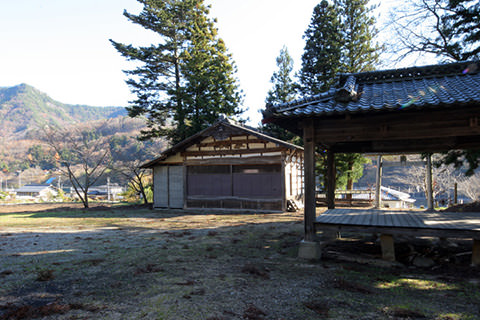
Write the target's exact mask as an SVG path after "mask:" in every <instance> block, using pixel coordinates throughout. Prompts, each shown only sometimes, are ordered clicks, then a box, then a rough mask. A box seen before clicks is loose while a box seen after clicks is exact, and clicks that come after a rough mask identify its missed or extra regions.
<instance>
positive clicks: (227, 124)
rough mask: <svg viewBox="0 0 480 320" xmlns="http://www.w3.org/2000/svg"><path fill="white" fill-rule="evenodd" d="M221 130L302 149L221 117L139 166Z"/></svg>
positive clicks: (219, 133) (150, 164) (218, 133)
mask: <svg viewBox="0 0 480 320" xmlns="http://www.w3.org/2000/svg"><path fill="white" fill-rule="evenodd" d="M222 132H225V134H226V135H230V134H250V135H253V136H255V137H257V138H259V139H263V140H265V141H267V142H273V143H276V144H278V145H279V146H282V147H285V148H287V149H291V150H301V151H303V148H302V147H299V146H297V145H295V144H292V143H289V142H286V141H283V140H279V139H277V138H274V137H271V136H268V135H266V134H263V133H261V132H259V131H258V130H256V129H254V128H252V127H249V126H246V125H242V124H239V123H238V122H236V121H233V120H231V119H227V118H222V119H219V120H218V121H217V122H216V123H214V124H213V125H212V126H210V127H208V128H206V129H204V130H202V131H200V132H198V133H196V134H194V135H193V136H191V137H189V138H187V139H185V140H183V141H181V142H179V143H177V144H176V145H174V146H173V147H171V148H170V149H167V150H165V151H163V152H162V153H161V154H160V156H159V157H157V158H155V159H154V160H152V161H149V162H147V163H145V164H143V165H142V166H141V168H152V167H154V166H155V165H156V164H157V163H159V162H161V161H162V160H165V159H166V158H168V157H170V156H172V155H174V154H176V153H178V152H179V151H182V150H184V149H186V148H188V147H190V146H191V145H194V144H196V143H198V142H200V141H201V140H203V139H205V138H207V137H209V136H218V135H222ZM221 138H222V137H221ZM223 138H225V137H223Z"/></svg>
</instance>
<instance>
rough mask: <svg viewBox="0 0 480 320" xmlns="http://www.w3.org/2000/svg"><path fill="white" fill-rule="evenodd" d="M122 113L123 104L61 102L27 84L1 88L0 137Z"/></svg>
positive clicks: (106, 117)
mask: <svg viewBox="0 0 480 320" xmlns="http://www.w3.org/2000/svg"><path fill="white" fill-rule="evenodd" d="M125 115H127V111H126V110H125V108H123V107H92V106H86V105H70V104H64V103H61V102H58V101H55V100H54V99H52V98H50V97H49V96H48V95H47V94H45V93H43V92H41V91H39V90H37V89H35V88H34V87H32V86H30V85H28V84H20V85H17V86H14V87H0V137H11V136H12V135H15V136H18V135H24V134H25V133H26V132H27V131H28V130H29V129H38V128H41V127H43V126H44V125H47V124H48V125H55V126H62V127H63V126H66V125H70V124H77V123H82V122H86V121H91V120H100V119H109V118H115V117H118V116H125Z"/></svg>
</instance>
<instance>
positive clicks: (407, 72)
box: [263, 61, 480, 122]
mask: <svg viewBox="0 0 480 320" xmlns="http://www.w3.org/2000/svg"><path fill="white" fill-rule="evenodd" d="M479 103H480V63H479V62H478V61H469V62H457V63H450V64H442V65H430V66H424V67H412V68H404V69H393V70H383V71H373V72H362V73H348V74H340V75H338V82H337V85H336V86H335V87H333V88H331V89H330V90H329V91H327V92H324V93H321V94H318V95H315V96H312V97H307V98H304V99H301V100H296V101H293V102H290V103H285V104H279V105H275V106H274V105H267V107H266V110H264V112H263V116H264V120H263V121H264V122H271V121H275V119H279V118H280V119H281V118H292V117H299V118H303V117H312V116H313V117H329V116H336V115H345V114H354V113H357V114H358V113H371V112H380V111H402V110H418V109H426V108H449V107H453V106H455V107H459V106H460V107H461V106H468V105H470V104H477V105H478V104H479Z"/></svg>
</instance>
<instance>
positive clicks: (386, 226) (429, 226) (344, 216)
mask: <svg viewBox="0 0 480 320" xmlns="http://www.w3.org/2000/svg"><path fill="white" fill-rule="evenodd" d="M316 225H317V226H318V227H319V228H321V227H322V226H327V227H341V226H349V227H351V228H355V227H358V230H363V229H365V230H367V229H368V230H380V231H381V230H382V229H383V230H390V231H392V230H394V229H402V230H406V231H408V232H410V233H413V232H415V231H417V230H418V231H419V232H420V233H421V230H422V229H423V230H426V231H424V232H426V233H428V234H437V233H438V234H439V235H441V234H442V232H445V234H449V235H452V234H453V235H457V234H458V235H460V234H462V232H464V233H465V234H467V233H468V235H473V236H474V237H475V238H477V237H480V212H468V213H461V212H425V211H407V210H375V209H329V210H327V211H325V212H324V213H322V214H320V215H319V216H318V217H317V220H316ZM362 227H364V228H362ZM397 231H398V233H401V230H397ZM427 231H428V232H427ZM437 231H438V232H437ZM436 232H437V233H436Z"/></svg>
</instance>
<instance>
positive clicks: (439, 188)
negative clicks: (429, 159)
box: [391, 165, 459, 199]
mask: <svg viewBox="0 0 480 320" xmlns="http://www.w3.org/2000/svg"><path fill="white" fill-rule="evenodd" d="M426 173H427V170H426V165H424V166H422V165H412V166H410V167H408V173H407V174H398V173H397V174H395V175H394V176H392V177H391V179H392V180H393V181H395V182H397V183H401V184H405V185H409V186H412V187H414V188H417V189H421V190H422V191H423V192H424V193H425V195H426V193H427V178H426V177H427V176H426ZM458 176H459V174H457V173H456V171H455V169H454V168H453V166H445V165H442V166H440V167H435V166H434V167H433V168H432V181H433V198H434V199H435V198H436V197H438V196H441V195H444V194H448V190H450V189H451V188H452V187H453V184H454V183H455V182H456V181H457V180H456V179H457V177H458Z"/></svg>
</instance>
